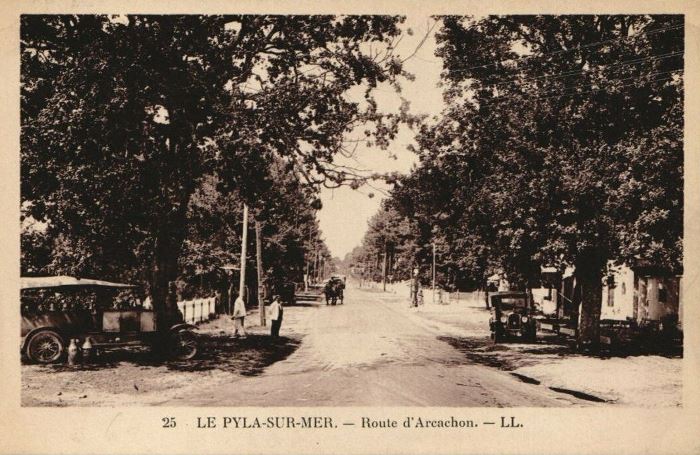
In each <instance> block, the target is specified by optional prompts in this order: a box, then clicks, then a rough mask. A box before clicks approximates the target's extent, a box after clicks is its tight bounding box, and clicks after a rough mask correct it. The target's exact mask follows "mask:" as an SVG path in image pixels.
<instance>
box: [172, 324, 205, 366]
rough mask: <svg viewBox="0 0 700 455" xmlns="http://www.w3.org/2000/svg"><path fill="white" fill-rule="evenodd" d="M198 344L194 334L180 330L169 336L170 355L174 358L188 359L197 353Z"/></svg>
mask: <svg viewBox="0 0 700 455" xmlns="http://www.w3.org/2000/svg"><path fill="white" fill-rule="evenodd" d="M198 351H199V346H198V343H197V338H196V337H195V334H194V333H192V332H191V331H189V330H180V331H179V332H175V333H174V334H173V335H172V336H171V337H170V357H171V358H172V359H174V360H190V359H192V358H194V357H195V356H196V355H197V352H198Z"/></svg>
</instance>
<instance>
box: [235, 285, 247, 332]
mask: <svg viewBox="0 0 700 455" xmlns="http://www.w3.org/2000/svg"><path fill="white" fill-rule="evenodd" d="M245 316H246V312H245V303H244V302H243V297H242V296H241V295H239V296H238V297H236V301H235V302H234V303H233V336H234V338H238V336H239V335H240V337H241V338H245V337H246V333H245Z"/></svg>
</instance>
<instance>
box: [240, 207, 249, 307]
mask: <svg viewBox="0 0 700 455" xmlns="http://www.w3.org/2000/svg"><path fill="white" fill-rule="evenodd" d="M242 237H243V239H242V241H241V278H240V280H239V282H238V295H239V296H240V297H241V299H242V300H243V305H244V306H245V300H246V299H245V298H247V297H248V296H247V295H245V294H243V292H245V263H246V249H247V248H246V247H247V246H248V204H243V236H242ZM244 296H245V298H244Z"/></svg>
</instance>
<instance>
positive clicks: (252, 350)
mask: <svg viewBox="0 0 700 455" xmlns="http://www.w3.org/2000/svg"><path fill="white" fill-rule="evenodd" d="M199 340H200V343H201V345H200V348H201V350H200V353H199V354H198V355H197V357H195V358H194V359H191V360H183V361H175V360H163V359H160V358H159V357H157V355H156V354H154V353H153V352H151V350H150V349H148V348H144V347H141V348H129V349H115V350H110V351H106V352H104V353H103V354H102V355H100V357H99V358H97V359H95V360H94V361H92V362H90V363H87V364H82V365H78V366H69V365H65V364H58V365H47V366H45V367H43V368H44V369H45V370H46V371H47V372H64V371H78V370H87V371H97V370H106V369H109V368H116V367H117V366H119V364H121V363H131V364H133V365H136V366H140V367H142V368H143V369H146V368H151V367H161V366H164V367H166V368H167V369H169V370H175V371H209V370H220V371H226V372H230V373H238V374H241V375H244V376H256V375H259V374H261V373H262V372H263V370H264V369H265V368H266V367H268V366H270V365H272V364H273V363H275V362H278V361H280V360H284V359H286V358H287V357H289V356H290V355H291V354H292V353H293V352H294V351H296V349H297V348H298V347H299V344H300V343H301V342H300V340H298V339H296V338H290V337H279V338H271V337H269V336H267V335H248V337H247V338H243V339H241V338H238V339H237V338H233V337H231V336H230V335H213V334H201V335H200V336H199Z"/></svg>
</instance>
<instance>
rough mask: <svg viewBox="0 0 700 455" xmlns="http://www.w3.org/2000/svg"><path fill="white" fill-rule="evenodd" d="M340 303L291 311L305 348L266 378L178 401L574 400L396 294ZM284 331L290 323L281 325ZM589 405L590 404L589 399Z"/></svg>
mask: <svg viewBox="0 0 700 455" xmlns="http://www.w3.org/2000/svg"><path fill="white" fill-rule="evenodd" d="M347 294H348V297H347V301H346V304H344V305H338V306H326V305H322V306H310V307H304V308H300V307H293V308H288V309H287V312H286V315H285V317H286V318H287V320H286V321H285V325H286V326H287V327H288V329H287V330H290V329H289V328H290V327H291V328H293V330H294V332H297V333H299V334H303V342H302V344H301V347H300V348H299V349H298V350H297V351H296V352H295V353H294V354H292V355H291V356H290V357H288V358H287V359H285V360H283V361H280V362H277V363H275V364H274V365H272V366H270V367H269V368H267V369H266V370H265V372H264V373H263V374H262V375H259V376H256V377H254V378H247V379H242V380H239V381H237V382H236V384H235V385H232V386H231V387H224V388H222V387H220V385H218V384H217V385H212V387H211V388H209V389H208V390H206V391H204V390H203V391H202V393H201V394H199V395H198V396H192V397H186V398H184V399H183V400H182V401H179V402H178V403H177V404H183V405H210V404H211V405H215V404H218V405H221V404H224V403H226V404H237V405H241V406H265V405H274V406H316V405H318V406H504V407H505V406H567V405H572V404H583V403H584V402H582V401H579V400H577V399H576V398H573V397H569V396H565V395H561V394H558V393H554V392H551V391H549V390H547V389H546V388H542V387H537V386H533V385H530V384H526V383H523V382H521V381H519V380H518V379H516V378H514V377H513V376H511V375H509V374H507V373H505V372H502V371H498V370H496V369H492V368H488V367H485V366H482V365H477V364H473V363H471V362H470V361H468V360H467V359H466V358H465V356H464V354H463V353H460V352H459V351H457V350H456V349H454V348H453V347H452V346H450V345H449V344H448V343H446V342H444V341H440V340H439V339H438V337H439V336H440V335H441V334H440V333H439V332H438V331H436V330H435V329H434V328H432V327H431V326H430V325H425V324H422V323H421V321H420V318H415V317H411V316H412V315H411V311H414V310H412V309H409V308H407V307H406V305H405V303H404V300H405V299H401V298H397V297H395V296H392V295H387V294H380V293H376V292H370V291H367V290H361V289H351V290H349V292H348V293H347ZM283 330H284V326H283ZM586 404H588V403H586Z"/></svg>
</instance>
